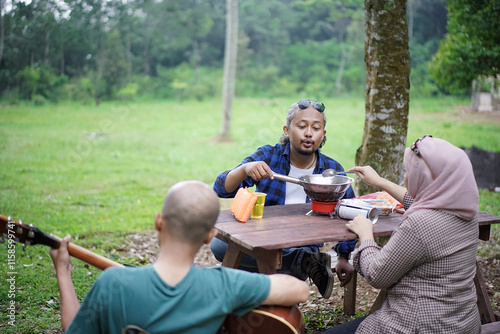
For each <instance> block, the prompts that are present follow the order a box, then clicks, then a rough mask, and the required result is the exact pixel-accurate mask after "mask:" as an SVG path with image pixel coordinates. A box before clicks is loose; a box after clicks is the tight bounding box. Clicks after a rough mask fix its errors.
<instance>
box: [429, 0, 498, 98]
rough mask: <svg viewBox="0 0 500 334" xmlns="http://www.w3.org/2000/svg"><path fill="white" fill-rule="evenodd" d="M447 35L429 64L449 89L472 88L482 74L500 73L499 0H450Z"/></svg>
mask: <svg viewBox="0 0 500 334" xmlns="http://www.w3.org/2000/svg"><path fill="white" fill-rule="evenodd" d="M447 7H448V31H449V32H448V34H446V36H445V38H444V39H443V40H442V41H441V44H440V46H439V50H438V52H437V54H436V55H435V56H434V57H433V58H432V62H431V63H430V65H429V67H430V74H431V75H432V77H433V78H434V80H436V82H437V83H438V85H440V86H442V87H445V88H446V89H447V90H448V91H454V90H458V89H461V88H468V87H470V85H471V83H472V81H473V80H475V79H477V78H478V77H480V76H486V77H489V76H491V77H496V75H498V74H500V28H499V26H498V23H499V22H500V1H498V0H448V2H447Z"/></svg>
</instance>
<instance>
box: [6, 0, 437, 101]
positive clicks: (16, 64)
mask: <svg viewBox="0 0 500 334" xmlns="http://www.w3.org/2000/svg"><path fill="white" fill-rule="evenodd" d="M444 1H445V0H411V3H412V7H411V11H409V13H408V15H411V17H412V18H413V19H412V22H413V24H412V28H411V29H412V36H413V38H412V39H411V40H410V52H411V53H412V70H415V71H414V74H412V80H414V82H415V83H416V84H415V85H413V86H414V87H417V88H418V87H425V92H424V93H426V94H432V93H434V92H435V91H436V88H435V86H432V85H430V84H428V82H429V79H428V75H427V62H428V60H430V58H431V55H432V54H434V52H435V51H436V50H437V45H438V44H439V41H440V40H441V38H442V36H443V34H444V33H445V29H446V27H445V23H446V10H445V7H444V4H445V2H444ZM0 3H2V4H3V5H4V6H3V8H1V18H2V21H1V22H3V24H0V29H1V32H2V34H0V37H1V36H2V35H3V36H4V39H3V43H2V39H1V38H0V44H2V45H3V48H2V45H0V52H1V53H2V56H1V57H0V92H2V95H1V96H0V99H3V100H9V99H12V100H16V99H20V98H21V99H32V100H38V101H43V100H54V101H57V100H60V99H74V100H81V101H92V100H93V99H94V98H95V99H97V98H98V99H117V98H133V97H134V96H141V97H146V98H147V97H154V98H178V99H183V98H185V97H186V96H190V97H194V98H199V99H202V98H206V97H214V96H215V97H220V96H221V87H222V69H223V60H224V41H225V30H226V20H225V18H226V7H225V1H221V0H204V1H199V0H169V1H156V0H135V1H130V0H107V1H102V0H85V1H82V0H31V2H24V1H17V0H0ZM363 17H364V3H363V1H362V0H348V1H347V0H245V1H241V0H240V1H239V36H238V52H237V54H238V61H237V66H238V69H237V75H236V86H235V94H236V95H237V96H283V95H301V96H304V97H309V98H312V99H315V98H316V99H321V97H323V96H332V95H340V94H356V95H361V94H363V91H364V89H365V84H366V71H365V63H364V22H363ZM413 55H415V56H413ZM420 90H422V89H420Z"/></svg>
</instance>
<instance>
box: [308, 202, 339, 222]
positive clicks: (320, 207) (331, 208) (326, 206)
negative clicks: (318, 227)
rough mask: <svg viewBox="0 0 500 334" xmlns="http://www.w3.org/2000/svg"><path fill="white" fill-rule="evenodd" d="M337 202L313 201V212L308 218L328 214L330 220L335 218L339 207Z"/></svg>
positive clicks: (310, 212)
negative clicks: (314, 214) (336, 209)
mask: <svg viewBox="0 0 500 334" xmlns="http://www.w3.org/2000/svg"><path fill="white" fill-rule="evenodd" d="M337 204H338V201H337V202H318V201H311V211H309V212H308V213H307V215H308V216H311V215H312V214H313V213H316V214H325V213H326V214H328V215H329V216H330V218H332V219H333V218H334V216H335V207H336V206H337Z"/></svg>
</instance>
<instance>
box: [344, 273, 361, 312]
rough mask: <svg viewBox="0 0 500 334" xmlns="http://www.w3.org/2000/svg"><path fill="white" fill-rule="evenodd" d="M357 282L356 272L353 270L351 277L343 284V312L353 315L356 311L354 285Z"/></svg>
mask: <svg viewBox="0 0 500 334" xmlns="http://www.w3.org/2000/svg"><path fill="white" fill-rule="evenodd" d="M357 284H358V272H357V271H356V270H354V273H353V275H352V279H351V281H350V282H349V283H347V285H346V286H344V313H345V314H347V315H354V314H355V313H356V287H357Z"/></svg>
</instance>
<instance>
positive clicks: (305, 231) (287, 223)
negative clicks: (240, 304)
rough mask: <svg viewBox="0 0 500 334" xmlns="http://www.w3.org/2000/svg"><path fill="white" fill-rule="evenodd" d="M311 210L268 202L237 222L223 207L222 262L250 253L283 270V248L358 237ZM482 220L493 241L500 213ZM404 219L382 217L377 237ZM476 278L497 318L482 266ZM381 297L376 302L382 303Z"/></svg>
mask: <svg viewBox="0 0 500 334" xmlns="http://www.w3.org/2000/svg"><path fill="white" fill-rule="evenodd" d="M310 211H311V205H310V204H307V203H304V204H288V205H275V206H267V207H265V209H264V217H263V218H262V219H249V220H247V222H246V223H240V222H238V221H236V219H235V218H234V217H233V215H232V214H231V212H230V210H223V211H221V212H220V214H219V217H218V219H217V223H216V224H215V228H216V229H217V230H218V235H217V238H219V239H220V240H222V241H224V242H226V243H227V244H228V250H227V252H226V255H225V257H224V259H223V261H222V265H223V266H226V267H231V268H238V267H239V264H240V261H241V257H242V256H243V254H244V253H246V254H249V255H251V256H253V257H254V258H255V259H256V260H257V266H258V269H259V272H261V273H265V274H274V273H276V270H277V269H280V268H281V264H282V253H283V248H288V247H296V246H303V245H311V244H319V243H326V242H332V241H341V240H350V239H356V238H357V235H356V234H354V233H352V232H351V231H349V230H348V229H347V227H346V226H345V224H346V220H342V219H337V218H334V219H332V218H330V216H329V215H328V214H319V213H313V214H311V215H306V214H307V213H308V212H310ZM478 218H479V219H478V224H479V239H481V240H489V237H490V227H491V225H492V224H499V223H500V217H497V216H494V215H491V214H488V213H485V212H479V214H478ZM402 219H403V215H402V214H400V213H391V214H390V215H388V216H379V219H378V221H377V223H376V224H375V225H374V226H373V234H374V236H375V237H379V236H390V235H391V234H392V232H393V231H394V229H395V228H396V227H397V226H398V225H399V223H400V222H401V221H402ZM356 277H357V275H356V274H355V275H353V279H352V280H351V282H350V283H349V284H348V285H347V286H346V287H344V312H345V313H346V314H348V315H352V314H354V313H355V302H356V285H357V279H356ZM475 282H476V287H477V291H478V297H479V298H478V306H479V308H480V312H481V316H482V317H486V318H488V319H490V320H491V319H494V318H495V315H494V313H493V310H492V309H491V304H490V303H489V297H488V295H487V293H486V288H485V284H484V280H483V279H482V277H481V273H480V271H479V270H477V273H476V279H475ZM382 297H383V296H381V298H378V300H377V301H376V302H375V304H377V303H380V302H381V300H383V299H382ZM375 307H376V305H375ZM491 321H494V320H491ZM491 321H487V322H491Z"/></svg>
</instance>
